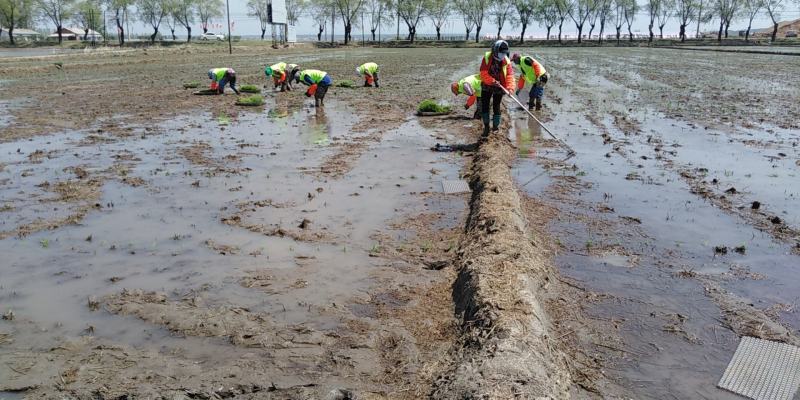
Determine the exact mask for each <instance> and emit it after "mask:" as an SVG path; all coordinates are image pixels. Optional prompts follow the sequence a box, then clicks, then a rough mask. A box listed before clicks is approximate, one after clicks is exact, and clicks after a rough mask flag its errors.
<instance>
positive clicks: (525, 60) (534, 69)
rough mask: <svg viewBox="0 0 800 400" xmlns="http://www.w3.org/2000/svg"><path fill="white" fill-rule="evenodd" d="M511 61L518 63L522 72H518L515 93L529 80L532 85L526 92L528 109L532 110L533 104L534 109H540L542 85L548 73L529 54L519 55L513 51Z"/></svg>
mask: <svg viewBox="0 0 800 400" xmlns="http://www.w3.org/2000/svg"><path fill="white" fill-rule="evenodd" d="M511 61H513V62H514V63H515V64H517V65H519V69H521V70H522V72H521V73H520V74H519V83H518V84H517V94H519V91H520V90H522V88H524V87H525V82H529V83H530V84H531V85H532V87H531V90H530V93H529V94H528V110H532V109H533V108H534V105H535V107H536V110H541V109H542V97H544V85H546V84H547V80H548V79H550V74H548V73H547V71H546V70H545V69H544V67H543V66H542V64H541V63H539V61H536V60H535V59H534V58H533V57H530V56H520V55H519V53H514V55H513V56H512V57H511Z"/></svg>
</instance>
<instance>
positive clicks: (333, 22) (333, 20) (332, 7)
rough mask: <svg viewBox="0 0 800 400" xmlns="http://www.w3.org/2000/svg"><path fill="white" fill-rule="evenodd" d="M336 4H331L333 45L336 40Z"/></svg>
mask: <svg viewBox="0 0 800 400" xmlns="http://www.w3.org/2000/svg"><path fill="white" fill-rule="evenodd" d="M335 28H336V4H334V3H332V4H331V45H333V44H334V43H335V42H336V35H335V32H336V30H335Z"/></svg>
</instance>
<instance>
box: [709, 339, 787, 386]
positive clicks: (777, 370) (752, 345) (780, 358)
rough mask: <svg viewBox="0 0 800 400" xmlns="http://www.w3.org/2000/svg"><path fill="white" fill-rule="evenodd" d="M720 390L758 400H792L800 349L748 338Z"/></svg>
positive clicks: (742, 344) (735, 357) (731, 365)
mask: <svg viewBox="0 0 800 400" xmlns="http://www.w3.org/2000/svg"><path fill="white" fill-rule="evenodd" d="M717 386H719V387H720V388H722V389H726V390H730V391H731V392H734V393H737V394H740V395H742V396H745V397H748V398H751V399H754V400H792V398H794V395H795V393H797V388H798V386H800V347H797V346H792V345H789V344H785V343H780V342H773V341H769V340H763V339H757V338H754V337H749V336H744V337H742V340H741V342H739V347H738V348H737V349H736V353H735V354H734V355H733V359H732V360H731V362H730V363H729V364H728V368H726V369H725V374H723V375H722V379H720V381H719V383H718V384H717Z"/></svg>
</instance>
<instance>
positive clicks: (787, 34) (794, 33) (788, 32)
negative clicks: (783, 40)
mask: <svg viewBox="0 0 800 400" xmlns="http://www.w3.org/2000/svg"><path fill="white" fill-rule="evenodd" d="M786 37H787V38H790V37H797V31H786Z"/></svg>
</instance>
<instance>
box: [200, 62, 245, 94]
mask: <svg viewBox="0 0 800 400" xmlns="http://www.w3.org/2000/svg"><path fill="white" fill-rule="evenodd" d="M208 79H211V90H216V91H217V93H218V94H224V93H225V85H227V84H229V83H230V85H231V89H233V91H234V92H236V94H239V91H238V90H237V89H236V71H234V70H233V68H212V69H210V70H208Z"/></svg>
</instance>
